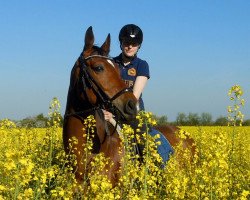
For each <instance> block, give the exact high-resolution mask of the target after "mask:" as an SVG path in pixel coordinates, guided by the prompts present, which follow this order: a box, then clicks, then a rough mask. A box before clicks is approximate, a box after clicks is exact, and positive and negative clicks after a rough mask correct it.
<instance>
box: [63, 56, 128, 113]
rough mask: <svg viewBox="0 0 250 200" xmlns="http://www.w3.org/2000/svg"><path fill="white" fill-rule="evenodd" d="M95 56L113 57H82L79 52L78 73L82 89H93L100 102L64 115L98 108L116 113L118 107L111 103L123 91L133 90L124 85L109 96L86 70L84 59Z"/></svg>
mask: <svg viewBox="0 0 250 200" xmlns="http://www.w3.org/2000/svg"><path fill="white" fill-rule="evenodd" d="M95 58H102V59H106V60H110V61H113V59H112V58H110V57H107V56H102V55H91V56H88V57H86V58H83V56H82V54H81V55H80V57H79V61H80V63H81V68H80V73H81V82H82V85H83V91H84V92H86V89H87V88H88V87H89V88H91V89H93V91H94V92H95V94H96V95H97V98H99V99H100V100H101V103H99V104H98V105H95V106H93V107H92V108H90V109H86V110H82V111H78V112H74V113H71V114H66V116H68V115H81V114H84V113H90V112H92V111H95V110H99V109H107V110H110V111H111V112H112V113H117V111H119V109H117V108H116V106H115V105H114V104H113V101H114V100H116V99H117V98H118V97H119V96H121V95H122V94H124V93H127V92H133V91H132V88H127V87H126V88H124V89H122V90H120V91H119V92H117V93H116V94H115V95H114V96H113V97H109V96H108V95H107V94H106V93H105V92H104V91H103V90H102V89H101V87H100V86H99V85H98V84H97V82H96V80H95V79H94V78H93V77H92V76H91V74H90V73H89V71H88V66H87V63H86V61H87V60H89V59H95ZM86 97H88V95H86ZM119 112H120V111H119Z"/></svg>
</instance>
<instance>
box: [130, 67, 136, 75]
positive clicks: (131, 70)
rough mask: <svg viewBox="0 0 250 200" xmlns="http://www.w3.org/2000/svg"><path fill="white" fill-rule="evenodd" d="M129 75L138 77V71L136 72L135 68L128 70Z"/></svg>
mask: <svg viewBox="0 0 250 200" xmlns="http://www.w3.org/2000/svg"><path fill="white" fill-rule="evenodd" d="M128 75H129V76H135V75H136V70H135V68H131V69H129V70H128Z"/></svg>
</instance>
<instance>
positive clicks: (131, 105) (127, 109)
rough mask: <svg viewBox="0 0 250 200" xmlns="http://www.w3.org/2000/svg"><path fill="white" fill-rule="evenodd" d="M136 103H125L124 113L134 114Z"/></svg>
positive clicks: (131, 101)
mask: <svg viewBox="0 0 250 200" xmlns="http://www.w3.org/2000/svg"><path fill="white" fill-rule="evenodd" d="M136 111H137V109H136V103H135V102H134V101H133V100H128V102H127V103H126V106H125V112H126V113H127V114H130V115H132V114H136Z"/></svg>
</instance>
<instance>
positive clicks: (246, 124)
mask: <svg viewBox="0 0 250 200" xmlns="http://www.w3.org/2000/svg"><path fill="white" fill-rule="evenodd" d="M242 126H250V119H247V120H245V121H244V122H243V123H242Z"/></svg>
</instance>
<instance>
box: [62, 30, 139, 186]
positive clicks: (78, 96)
mask: <svg viewBox="0 0 250 200" xmlns="http://www.w3.org/2000/svg"><path fill="white" fill-rule="evenodd" d="M109 50H110V34H109V35H108V36H107V38H106V40H105V42H104V43H103V45H102V46H101V47H97V46H95V45H94V34H93V31H92V27H89V28H88V29H87V31H86V35H85V46H84V49H83V52H82V53H81V55H80V57H79V58H78V59H77V61H76V63H75V65H74V67H73V69H72V72H71V78H70V86H69V91H68V98H67V105H66V111H65V117H64V125H63V142H64V147H65V151H66V153H73V154H74V155H75V156H76V161H77V164H76V166H75V167H74V171H75V176H76V180H77V181H78V182H79V183H81V182H82V181H83V174H84V173H85V171H86V168H87V167H88V166H86V165H88V161H87V162H83V161H82V159H83V158H84V152H83V148H84V144H85V143H86V137H83V135H84V134H86V129H85V128H86V127H85V125H84V119H86V118H87V117H88V116H89V115H94V117H95V120H96V129H95V133H94V138H93V143H94V144H93V152H92V153H93V155H94V154H97V153H100V152H103V153H104V155H105V156H106V157H109V158H110V159H111V161H112V162H113V163H114V165H113V166H112V167H111V168H110V169H109V171H108V173H107V175H108V178H109V179H110V180H111V182H112V183H115V182H116V181H117V173H116V172H117V171H118V170H119V168H120V156H119V152H118V148H119V146H120V138H119V136H118V134H113V133H114V128H113V129H112V127H110V125H109V124H107V122H106V121H105V119H104V116H103V112H102V109H106V110H109V111H111V112H112V113H114V115H115V117H116V118H117V119H119V121H124V122H126V121H127V122H128V121H131V120H134V119H135V116H136V114H137V110H136V103H137V100H136V98H135V96H134V95H133V92H132V91H131V90H130V89H128V88H127V86H126V84H125V83H124V81H123V80H122V79H121V78H120V73H119V69H118V66H117V65H116V64H115V63H114V62H113V60H112V59H111V58H110V57H108V53H109ZM110 129H112V130H110ZM109 133H111V134H109ZM73 138H77V140H78V142H77V143H72V144H70V141H69V140H70V139H71V140H72V139H73ZM71 145H73V146H71ZM70 149H71V150H70Z"/></svg>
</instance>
